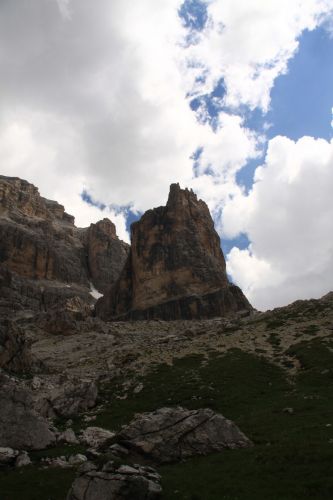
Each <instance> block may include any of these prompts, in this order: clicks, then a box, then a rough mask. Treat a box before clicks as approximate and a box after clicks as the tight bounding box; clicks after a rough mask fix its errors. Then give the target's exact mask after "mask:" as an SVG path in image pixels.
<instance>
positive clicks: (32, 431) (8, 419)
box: [0, 380, 55, 450]
mask: <svg viewBox="0 0 333 500" xmlns="http://www.w3.org/2000/svg"><path fill="white" fill-rule="evenodd" d="M1 382H3V380H0V422H1V425H0V446H1V447H10V448H15V449H19V450H22V449H25V450H41V449H44V448H46V447H47V446H49V445H50V444H52V443H53V442H54V441H55V435H54V434H53V432H51V430H50V429H49V424H48V422H47V420H46V419H44V418H43V417H41V416H40V415H38V414H37V413H36V412H35V410H34V409H33V400H32V397H31V394H30V393H29V391H28V390H27V389H25V388H22V387H19V386H17V385H16V384H14V383H10V382H8V383H4V384H2V385H1Z"/></svg>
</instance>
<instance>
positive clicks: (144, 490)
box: [67, 466, 162, 500]
mask: <svg viewBox="0 0 333 500" xmlns="http://www.w3.org/2000/svg"><path fill="white" fill-rule="evenodd" d="M112 469H113V470H112ZM119 469H121V468H118V470H116V468H115V467H112V466H111V467H110V471H108V472H106V471H90V472H87V473H85V474H82V475H80V476H79V477H78V478H76V479H75V481H74V483H73V484H72V487H71V489H70V491H69V492H68V495H67V500H111V499H113V498H114V499H117V500H134V499H135V500H158V499H160V498H161V493H162V488H161V486H160V483H159V479H158V477H159V476H158V475H157V476H154V475H153V474H152V472H151V471H148V470H147V469H146V468H145V467H140V468H138V469H136V468H135V469H133V470H135V472H133V473H131V474H129V473H121V472H120V470H119Z"/></svg>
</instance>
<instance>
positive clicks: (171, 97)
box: [0, 0, 333, 309]
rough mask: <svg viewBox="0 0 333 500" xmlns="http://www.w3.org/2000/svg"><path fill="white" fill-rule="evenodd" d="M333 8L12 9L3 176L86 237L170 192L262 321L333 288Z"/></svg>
mask: <svg viewBox="0 0 333 500" xmlns="http://www.w3.org/2000/svg"><path fill="white" fill-rule="evenodd" d="M332 108H333V0H279V1H278V2H277V1H267V0H251V1H249V0H185V1H184V0H158V1H156V0H136V1H135V2H134V1H133V0H94V1H91V0H1V2H0V165H1V167H0V171H1V173H2V174H4V175H11V176H19V177H22V178H25V179H27V180H29V181H30V182H32V183H34V184H35V185H37V186H38V187H39V189H40V192H41V194H42V195H44V196H46V197H49V198H53V199H56V200H58V201H59V202H61V203H63V204H64V205H65V207H66V209H67V211H68V212H70V213H72V214H73V215H75V217H76V223H77V225H79V226H87V225H88V224H89V223H90V222H94V221H96V220H98V219H100V218H102V217H105V216H108V217H110V218H111V219H112V220H114V222H116V224H117V230H118V234H119V236H120V237H121V238H123V239H128V232H127V229H128V226H129V223H130V222H131V221H133V220H135V219H136V218H138V217H139V216H140V214H141V213H142V212H144V211H145V210H147V209H149V208H152V207H154V206H158V205H163V204H165V201H166V198H167V194H168V189H169V184H170V183H171V182H179V183H180V184H181V186H182V187H185V186H187V187H192V188H193V189H194V190H195V191H196V192H197V193H198V195H199V196H200V197H201V198H203V199H204V200H205V201H206V202H207V203H208V205H209V207H210V209H211V212H212V214H213V217H214V220H215V224H216V228H217V230H218V232H219V234H220V235H221V237H222V246H223V249H224V252H225V254H226V258H227V263H228V272H229V275H230V276H231V278H232V280H233V281H234V282H235V283H237V284H239V285H240V286H241V287H242V288H243V290H244V291H245V293H246V294H247V296H248V297H249V299H250V301H251V302H252V303H253V304H254V305H255V306H256V307H257V308H259V309H267V308H272V307H275V306H278V305H284V304H287V303H289V302H291V301H293V300H296V299H298V298H309V297H319V296H321V295H323V294H324V293H326V292H328V291H329V290H332V289H333V196H332V193H333V139H332V138H333V128H332V127H333V119H332Z"/></svg>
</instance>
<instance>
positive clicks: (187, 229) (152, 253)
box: [96, 184, 252, 320]
mask: <svg viewBox="0 0 333 500" xmlns="http://www.w3.org/2000/svg"><path fill="white" fill-rule="evenodd" d="M110 284H111V283H110ZM244 309H246V310H251V309H252V308H251V305H250V304H249V302H248V301H247V299H246V298H245V296H244V295H243V293H242V291H241V290H240V289H239V288H238V287H237V286H235V285H233V284H231V283H229V281H228V277H227V273H226V264H225V259H224V256H223V253H222V250H221V244H220V238H219V236H218V234H217V232H216V231H215V229H214V223H213V220H212V218H211V215H210V213H209V209H208V207H207V205H206V203H205V202H204V201H202V200H198V199H197V196H196V195H195V194H194V193H193V191H189V190H188V189H185V190H183V189H181V188H180V187H179V185H178V184H172V185H171V187H170V193H169V199H168V202H167V204H166V206H165V207H158V208H155V209H153V210H148V211H147V212H146V213H145V214H144V215H143V216H142V217H141V219H140V220H139V221H138V222H135V223H133V224H132V226H131V250H130V253H129V256H128V259H127V261H126V264H125V266H124V269H123V271H122V273H121V275H120V278H119V279H118V281H117V283H116V284H115V285H114V286H113V287H111V288H110V290H109V291H108V292H107V293H106V294H105V295H104V297H102V298H101V299H99V301H98V302H97V304H96V314H97V315H98V316H100V317H101V318H102V319H104V320H110V319H111V320H112V319H114V320H116V319H121V320H127V319H140V320H142V319H154V318H160V319H164V320H174V319H195V318H209V317H214V316H226V315H228V314H234V313H236V312H237V311H240V310H244Z"/></svg>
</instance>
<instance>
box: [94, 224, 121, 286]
mask: <svg viewBox="0 0 333 500" xmlns="http://www.w3.org/2000/svg"><path fill="white" fill-rule="evenodd" d="M87 250H88V266H89V272H90V276H91V280H92V281H93V283H94V285H95V287H96V288H97V289H98V290H99V291H100V292H102V293H105V291H106V290H107V289H108V288H109V287H110V283H114V282H115V281H116V280H117V278H118V277H119V272H120V270H121V269H122V268H123V266H124V264H125V261H126V259H127V255H128V252H129V245H127V244H126V243H124V242H123V241H121V240H119V238H118V236H117V234H116V227H115V225H114V224H113V223H112V222H111V221H110V220H109V219H103V220H101V221H99V222H97V223H96V224H91V225H90V227H89V228H88V231H87Z"/></svg>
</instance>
